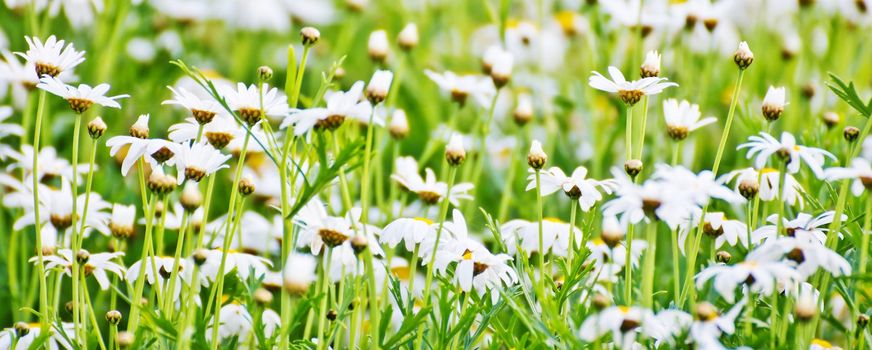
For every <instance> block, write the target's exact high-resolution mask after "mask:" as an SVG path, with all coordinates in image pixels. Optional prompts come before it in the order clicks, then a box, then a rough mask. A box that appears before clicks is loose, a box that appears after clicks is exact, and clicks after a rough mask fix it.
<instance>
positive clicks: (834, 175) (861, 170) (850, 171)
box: [824, 157, 872, 197]
mask: <svg viewBox="0 0 872 350" xmlns="http://www.w3.org/2000/svg"><path fill="white" fill-rule="evenodd" d="M824 177H825V178H826V179H827V180H829V181H835V180H844V179H852V180H854V181H852V182H851V193H853V194H854V195H855V196H858V197H859V196H860V195H861V194H863V191H864V190H867V189H872V165H870V164H869V161H868V160H866V159H864V158H862V157H857V158H854V159H853V160H851V166H850V167H847V168H841V167H833V168H829V169H827V170H825V171H824Z"/></svg>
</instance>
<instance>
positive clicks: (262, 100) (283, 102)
mask: <svg viewBox="0 0 872 350" xmlns="http://www.w3.org/2000/svg"><path fill="white" fill-rule="evenodd" d="M221 90H223V91H221V96H223V97H224V99H225V100H226V101H227V105H228V106H230V109H231V110H233V111H234V112H236V114H238V115H239V118H241V119H242V120H243V121H245V122H246V123H247V124H248V126H249V127H251V126H254V125H255V124H257V122H259V121H260V119H261V110H263V115H264V116H266V117H270V118H273V119H278V118H283V117H285V116H286V115H287V114H288V112H289V111H290V108H289V107H288V97H287V96H285V93H284V92H281V91H279V89H277V88H270V86H269V84H263V89H260V88H259V87H258V85H257V84H252V85H249V86H247V87H246V86H245V84H243V83H237V84H236V89H233V88H231V87H225V88H222V89H221Z"/></svg>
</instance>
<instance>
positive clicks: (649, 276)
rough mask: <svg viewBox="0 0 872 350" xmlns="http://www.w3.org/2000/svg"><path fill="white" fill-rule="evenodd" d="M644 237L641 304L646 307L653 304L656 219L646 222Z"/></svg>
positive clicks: (650, 306)
mask: <svg viewBox="0 0 872 350" xmlns="http://www.w3.org/2000/svg"><path fill="white" fill-rule="evenodd" d="M646 231H647V232H646V234H645V239H646V240H647V241H648V248H646V249H645V266H644V267H643V268H644V271H643V272H642V305H643V306H645V307H647V308H652V307H653V306H654V263H655V258H656V256H657V255H656V254H657V221H653V220H652V221H651V222H650V223H649V224H648V227H647V230H646Z"/></svg>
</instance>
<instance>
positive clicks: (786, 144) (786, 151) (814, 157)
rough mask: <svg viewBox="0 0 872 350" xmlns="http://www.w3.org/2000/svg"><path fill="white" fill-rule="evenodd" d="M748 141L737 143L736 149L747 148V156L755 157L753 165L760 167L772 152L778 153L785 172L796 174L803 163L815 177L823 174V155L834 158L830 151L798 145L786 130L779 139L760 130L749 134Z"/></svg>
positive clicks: (764, 164)
mask: <svg viewBox="0 0 872 350" xmlns="http://www.w3.org/2000/svg"><path fill="white" fill-rule="evenodd" d="M748 139H749V141H748V142H746V143H743V144H741V145H739V147H738V148H736V149H737V150H739V149H743V148H747V149H748V153H747V158H748V159H750V158H751V157H755V156H756V158H755V159H754V167H755V168H757V169H762V168H763V167H764V166H766V161H767V160H768V159H769V157H770V156H772V155H773V154H778V156H779V157H781V158H782V161H785V162H787V172H788V173H791V174H796V173H797V172H799V166H800V163H805V164H806V165H807V166H808V167H809V168H810V169H811V171H812V172H813V173H814V175H815V176H816V177H817V178H822V177H823V175H824V170H823V168H822V167H823V165H824V157H829V158H830V159H833V160H836V156H834V155H833V154H832V153H830V152H827V151H825V150H822V149H820V148H814V147H806V146H800V145H797V144H796V138H794V137H793V135H792V134H790V133H788V132H784V133H782V134H781V140H780V141H779V140H776V139H775V138H774V137H772V135H769V134H767V133H765V132H761V133H760V134H759V136H756V135H755V136H751V137H749V138H748Z"/></svg>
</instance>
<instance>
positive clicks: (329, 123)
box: [280, 81, 384, 136]
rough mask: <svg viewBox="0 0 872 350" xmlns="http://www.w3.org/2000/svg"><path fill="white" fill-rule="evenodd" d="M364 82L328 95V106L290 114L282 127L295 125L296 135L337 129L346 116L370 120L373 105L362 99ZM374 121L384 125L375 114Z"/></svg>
mask: <svg viewBox="0 0 872 350" xmlns="http://www.w3.org/2000/svg"><path fill="white" fill-rule="evenodd" d="M362 97H363V82H362V81H358V82H356V83H354V85H352V86H351V88H350V89H348V91H345V92H342V91H338V92H334V93H332V94H330V95H329V96H328V97H327V107H316V108H309V109H305V110H302V111H297V112H294V113H291V114H290V115H288V117H287V118H285V119H284V120H283V121H282V124H281V126H280V128H282V129H284V128H287V127H289V126H291V125H293V126H294V134H295V135H298V136H299V135H303V134H306V133H308V132H309V131H310V130H313V129H314V130H315V131H323V130H336V129H337V128H338V127H339V126H341V125H342V123H343V122H344V121H345V119H346V118H352V119H355V120H359V121H364V122H369V118H370V114H372V105H371V104H370V103H369V101H361V98H362ZM373 123H374V124H376V125H382V126H384V120H383V119H381V118H376V116H375V115H374V116H373Z"/></svg>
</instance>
